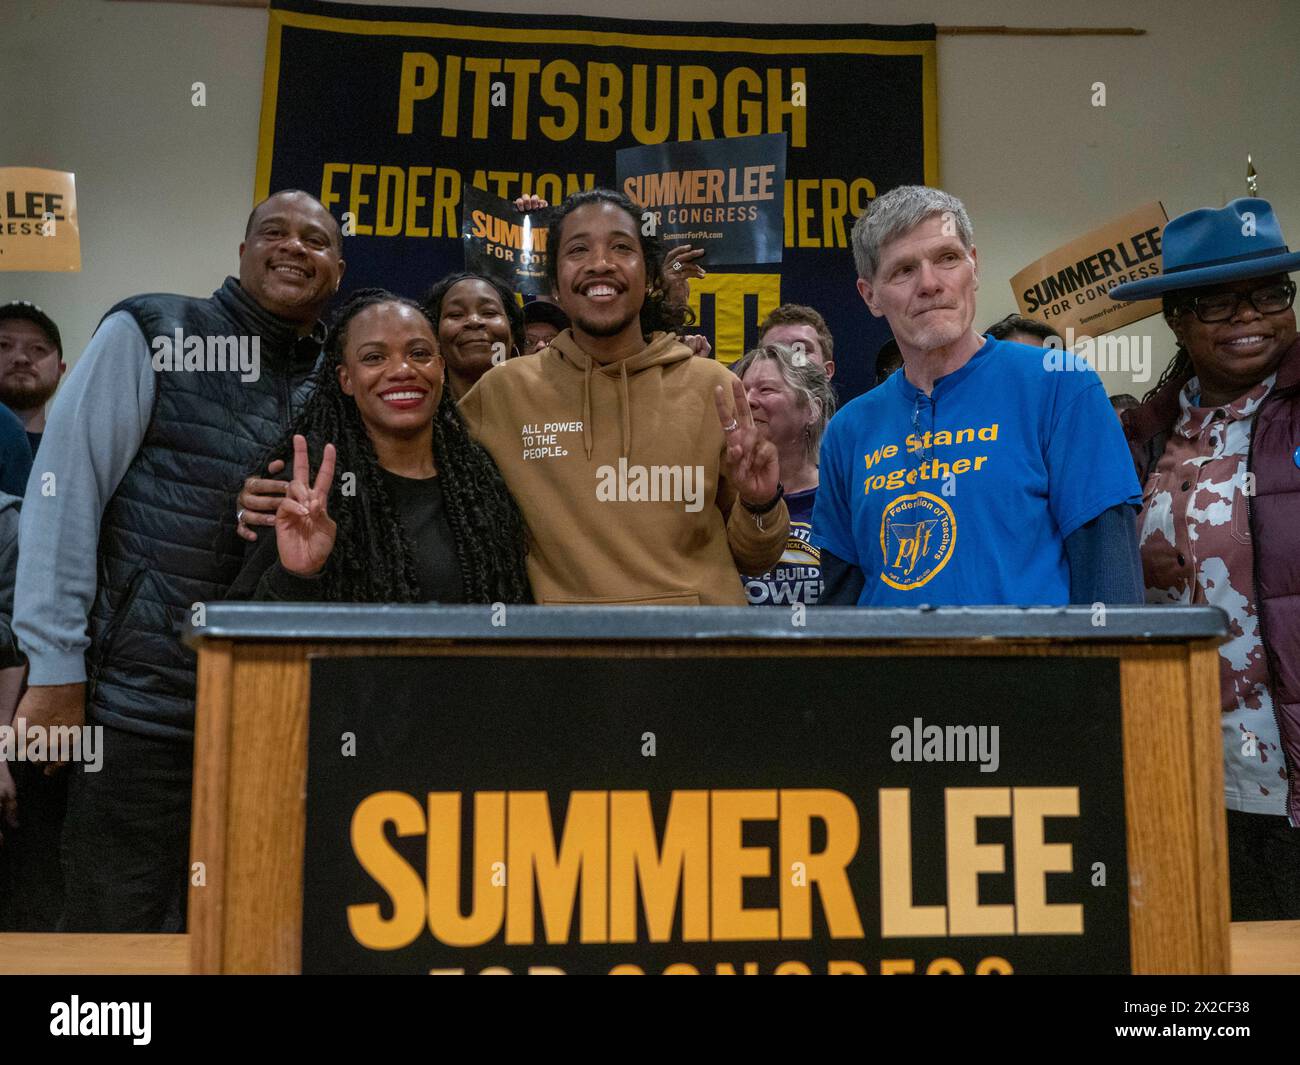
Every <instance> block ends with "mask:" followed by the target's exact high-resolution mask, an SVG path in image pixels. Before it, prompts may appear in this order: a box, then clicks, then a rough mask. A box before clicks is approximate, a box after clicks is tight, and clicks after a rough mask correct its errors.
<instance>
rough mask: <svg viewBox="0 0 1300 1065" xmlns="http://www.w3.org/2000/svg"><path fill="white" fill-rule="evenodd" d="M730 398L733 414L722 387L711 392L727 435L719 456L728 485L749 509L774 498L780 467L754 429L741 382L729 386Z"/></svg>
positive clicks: (772, 446)
mask: <svg viewBox="0 0 1300 1065" xmlns="http://www.w3.org/2000/svg"><path fill="white" fill-rule="evenodd" d="M731 395H732V399H733V400H734V402H735V414H734V415H733V414H732V412H731V411H729V410H728V409H727V401H726V393H725V392H723V390H722V386H721V385H717V386H715V387H714V389H713V402H714V404H715V406H716V407H717V408H718V421H720V422H721V423H722V431H723V432H724V433H726V434H727V449H726V451H725V452H724V453H723V456H722V472H723V476H725V477H726V478H727V480H728V481H730V482H731V484H732V485H733V487H734V488H735V489H736V491H737V492H738V493H739V494H740V498H741V499H742V500H743V501H744V502H746V503H749V504H750V505H751V506H756V507H757V506H762V505H763V504H764V503H767V502H769V501H770V500H771V499H772V497H773V496H774V495H776V486H777V484H778V483H779V482H780V480H781V476H780V474H781V468H780V463H779V462H778V460H777V454H776V445H775V444H773V443H772V442H771V441H770V440H764V439H763V437H762V436H761V435H760V434H759V431H758V429H757V428H756V427H755V425H754V412H753V411H752V410H750V409H749V400H748V399H746V398H745V387H744V385H742V384H741V383H740V378H738V377H735V378H733V380H732V382H731Z"/></svg>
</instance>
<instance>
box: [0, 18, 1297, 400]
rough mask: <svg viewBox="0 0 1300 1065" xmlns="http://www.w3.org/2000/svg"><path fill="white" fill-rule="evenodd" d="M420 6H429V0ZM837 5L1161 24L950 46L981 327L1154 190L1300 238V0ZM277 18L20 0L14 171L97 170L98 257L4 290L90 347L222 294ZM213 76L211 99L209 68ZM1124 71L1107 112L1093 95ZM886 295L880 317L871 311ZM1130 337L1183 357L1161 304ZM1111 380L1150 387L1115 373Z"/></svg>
mask: <svg viewBox="0 0 1300 1065" xmlns="http://www.w3.org/2000/svg"><path fill="white" fill-rule="evenodd" d="M407 2H408V3H417V2H418V0H407ZM425 6H441V7H450V8H464V9H472V10H489V11H505V12H508V11H517V10H520V9H526V10H528V11H530V12H536V11H538V10H539V9H540V10H548V9H549V10H553V11H556V12H557V13H560V12H563V13H570V14H590V15H607V16H608V15H617V16H620V17H629V18H631V17H636V16H637V15H646V14H649V15H652V16H653V17H654V18H658V19H669V20H673V19H675V20H682V21H686V22H689V21H691V20H692V19H708V20H717V21H736V22H753V21H759V22H780V21H782V20H784V19H789V18H790V16H791V12H792V10H793V9H792V8H791V7H790V5H789V3H788V0H658V2H657V3H656V4H654V5H653V7H652V8H647V7H646V6H645V5H644V4H641V3H632V2H630V0H543V2H542V3H540V4H539V3H533V2H527V0H470V2H464V0H460V2H458V0H440V2H439V3H438V4H436V5H435V4H427V5H425ZM1043 9H1044V5H1043V4H1042V3H1041V2H1026V0H1000V2H999V0H990V2H983V3H979V4H973V3H959V2H957V0H929V2H925V0H874V2H866V3H864V2H863V0H819V2H817V3H815V4H806V5H803V6H801V7H800V8H799V9H798V10H799V12H800V13H801V14H804V15H805V17H806V19H807V21H810V22H864V21H869V22H881V23H912V22H919V21H933V22H935V23H937V24H939V25H945V24H954V25H970V24H995V25H997V24H1001V25H1022V26H1025V25H1028V26H1043V25H1054V26H1137V27H1140V28H1143V29H1145V30H1147V34H1146V35H1145V36H1143V37H1054V38H1025V37H988V36H976V37H968V36H957V37H954V36H941V37H940V39H939V122H940V135H939V147H940V168H941V179H942V183H943V185H944V186H945V187H946V188H947V189H949V190H950V191H952V192H954V193H956V194H957V195H958V196H960V197H962V198H963V199H964V200H965V202H966V204H967V206H968V208H969V209H970V213H971V215H972V217H973V219H974V222H975V232H976V245H977V247H978V248H979V252H980V261H981V274H982V287H981V290H980V305H979V314H978V317H977V320H976V324H977V325H982V324H984V323H986V322H988V321H992V320H993V319H995V318H998V317H1001V316H1002V315H1003V314H1006V313H1008V312H1010V311H1012V310H1014V309H1015V305H1014V302H1013V300H1012V296H1011V289H1010V286H1009V285H1008V280H1009V278H1010V277H1011V275H1012V274H1014V273H1015V272H1016V271H1017V270H1019V269H1020V268H1021V267H1023V266H1025V265H1026V264H1028V263H1029V262H1030V261H1032V260H1033V259H1035V258H1037V257H1038V256H1039V255H1041V254H1043V253H1044V252H1046V251H1048V250H1050V249H1052V248H1054V247H1056V246H1058V245H1060V244H1062V243H1064V242H1065V241H1067V240H1069V239H1070V238H1072V237H1074V236H1076V235H1078V234H1080V233H1082V232H1084V231H1085V230H1087V229H1089V228H1092V227H1093V226H1095V225H1098V224H1100V223H1102V222H1104V221H1106V220H1107V219H1108V218H1110V217H1112V216H1114V215H1117V214H1119V213H1122V212H1123V211H1126V210H1128V209H1130V208H1132V207H1135V206H1137V205H1139V204H1141V203H1143V202H1146V201H1147V200H1150V199H1153V198H1158V199H1161V200H1163V201H1164V204H1165V207H1166V209H1167V210H1168V211H1169V214H1170V216H1171V217H1172V216H1174V215H1176V214H1180V213H1182V212H1184V211H1188V210H1191V209H1193V208H1196V207H1203V206H1215V207H1217V206H1220V205H1221V204H1222V203H1224V202H1225V201H1226V200H1228V199H1231V198H1233V197H1235V196H1241V195H1245V185H1244V171H1245V159H1246V153H1247V151H1250V152H1252V153H1253V155H1254V158H1255V164H1256V168H1257V169H1258V170H1259V173H1260V179H1261V180H1260V192H1261V195H1263V196H1264V197H1265V198H1267V199H1270V200H1271V201H1272V202H1273V204H1274V206H1275V207H1276V208H1277V210H1278V213H1279V215H1280V217H1281V219H1282V222H1283V227H1284V229H1287V230H1289V232H1290V241H1291V245H1292V247H1293V248H1294V247H1300V151H1298V150H1297V147H1296V130H1297V129H1300V93H1298V92H1297V91H1296V90H1297V79H1296V73H1295V69H1296V62H1297V55H1298V54H1300V4H1296V3H1295V2H1294V0H1273V2H1259V3H1249V2H1243V3H1237V4H1234V5H1224V4H1222V3H1216V2H1212V0H1160V2H1155V3H1142V4H1138V3H1133V2H1131V0H1090V2H1089V3H1087V4H1069V5H1065V4H1061V5H1055V6H1054V7H1053V10H1052V12H1051V13H1044V10H1043ZM266 18H267V16H266V12H265V11H259V10H255V9H247V8H228V7H206V6H191V5H180V4H153V3H125V2H113V0H0V113H3V116H4V117H3V126H2V127H0V145H2V146H3V147H2V148H0V165H27V166H46V167H51V168H55V169H60V170H72V171H75V172H76V175H77V193H78V208H79V212H80V220H81V237H82V257H83V268H82V271H81V273H79V274H29V273H0V299H6V300H7V299H15V298H26V299H31V300H34V301H35V302H37V303H40V304H41V305H42V306H44V307H45V308H46V310H47V311H49V312H50V313H51V314H52V315H53V317H54V318H55V319H56V320H57V321H58V322H59V324H60V326H61V328H62V330H63V334H64V338H65V347H66V348H67V353H68V356H69V358H75V356H76V354H77V353H78V352H79V351H80V350H81V348H82V347H83V346H84V345H85V343H86V341H87V340H88V338H89V336H90V334H91V332H92V331H93V329H94V327H95V324H96V322H97V321H98V320H99V317H100V315H101V314H102V313H103V312H104V310H105V309H106V308H107V307H109V306H110V305H111V304H112V303H113V302H115V301H116V300H118V299H121V298H122V297H124V296H127V295H130V294H132V293H135V292H144V291H153V290H166V291H179V292H189V293H196V294H203V293H207V292H210V291H211V290H212V289H213V288H215V287H216V285H217V284H218V283H219V282H220V280H221V278H222V277H224V276H225V274H227V273H232V272H234V271H235V270H236V267H237V264H236V248H237V246H238V243H239V238H240V236H241V234H242V227H243V221H244V218H245V216H246V214H247V212H248V209H249V207H250V206H251V203H252V194H253V172H254V164H255V157H256V148H257V127H258V116H259V110H260V101H261V90H262V59H263V49H264V44H265V37H266ZM195 81H203V82H204V83H205V84H206V85H207V107H206V108H195V107H192V106H191V104H190V85H191V84H192V83H193V82H195ZM1097 81H1103V82H1105V84H1106V91H1107V106H1106V107H1104V108H1094V107H1092V106H1091V102H1090V97H1091V86H1092V84H1093V83H1094V82H1097ZM865 313H866V312H865V309H864V314H865ZM1124 332H1128V333H1131V334H1133V335H1140V334H1144V333H1145V334H1148V335H1150V336H1151V337H1153V339H1154V348H1155V363H1156V364H1155V366H1154V367H1153V372H1154V373H1158V372H1159V370H1160V368H1161V367H1162V366H1163V365H1164V363H1165V362H1166V361H1167V359H1168V358H1169V356H1170V354H1171V353H1172V344H1171V343H1170V337H1169V334H1168V330H1167V329H1166V328H1165V326H1164V324H1163V323H1162V322H1161V320H1160V319H1159V318H1158V317H1157V318H1150V319H1147V320H1146V321H1145V322H1140V323H1136V324H1135V325H1134V326H1131V327H1129V328H1128V329H1127V330H1124ZM1103 376H1105V377H1106V385H1107V387H1108V389H1109V390H1110V391H1111V392H1135V393H1138V394H1140V393H1141V392H1142V391H1144V390H1145V385H1143V384H1142V383H1134V382H1133V381H1132V380H1131V379H1130V378H1129V377H1128V376H1126V375H1118V374H1117V375H1103Z"/></svg>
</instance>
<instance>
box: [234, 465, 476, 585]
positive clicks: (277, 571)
mask: <svg viewBox="0 0 1300 1065" xmlns="http://www.w3.org/2000/svg"><path fill="white" fill-rule="evenodd" d="M380 473H381V474H382V476H383V478H384V487H385V488H386V489H387V490H388V493H389V496H390V498H391V499H392V501H393V507H394V508H395V509H396V511H397V517H398V520H399V521H401V523H402V528H403V530H404V531H405V534H406V535H407V536H408V537H410V539H411V542H412V544H413V546H414V548H415V575H416V579H417V581H418V588H417V591H418V595H417V597H416V598H417V599H418V601H420V602H424V603H463V602H465V589H464V585H463V583H462V581H461V576H460V560H459V558H458V557H457V555H456V541H455V538H454V536H453V535H452V531H451V524H450V523H449V522H448V521H447V509H446V506H445V504H444V502H443V498H442V482H441V481H440V480H439V479H438V478H437V477H429V478H425V479H423V480H417V479H414V478H411V477H399V476H398V475H397V474H395V473H389V472H388V471H387V470H383V469H381V470H380ZM226 598H228V599H262V600H277V601H281V602H315V601H317V600H320V599H321V598H322V590H321V580H320V577H319V576H317V577H298V576H295V575H294V574H292V573H289V572H288V571H287V570H286V569H285V568H284V567H283V566H281V565H280V559H279V556H278V554H277V551H276V546H275V530H274V529H269V528H267V529H264V530H263V531H262V533H261V535H260V536H259V537H258V542H257V547H256V548H255V549H254V550H253V553H252V554H251V555H250V556H249V558H248V561H247V563H246V564H245V565H244V569H243V571H242V572H241V573H240V574H239V579H238V580H237V581H236V582H235V583H234V585H233V586H232V587H231V589H230V591H229V593H228V594H227V596H226Z"/></svg>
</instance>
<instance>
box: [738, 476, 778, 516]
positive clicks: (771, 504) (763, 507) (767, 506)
mask: <svg viewBox="0 0 1300 1065" xmlns="http://www.w3.org/2000/svg"><path fill="white" fill-rule="evenodd" d="M784 498H785V485H783V484H782V483H781V482H780V481H777V482H776V495H774V496H773V497H772V498H771V499H770V500H768V501H767V502H766V503H759V504H758V505H757V506H755V505H754V504H752V503H746V502H745V500H744V499H743V498H742V499H741V500H740V505H741V506H742V507H744V508H745V509H746V510H747V511H749V512H750V513H751V514H766V513H767V512H768V511H769V510H772V509H773V508H775V507H776V505H777V504H778V503H779V502H781V500H782V499H784Z"/></svg>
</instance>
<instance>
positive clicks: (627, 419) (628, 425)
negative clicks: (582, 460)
mask: <svg viewBox="0 0 1300 1065" xmlns="http://www.w3.org/2000/svg"><path fill="white" fill-rule="evenodd" d="M618 368H619V370H621V371H622V372H621V373H620V375H619V376H620V377H621V379H622V381H623V454H624V455H625V456H626V457H628V458H631V457H632V399H631V397H630V396H629V395H628V391H627V359H623V360H622V361H621V362H620V363H619V364H618Z"/></svg>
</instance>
